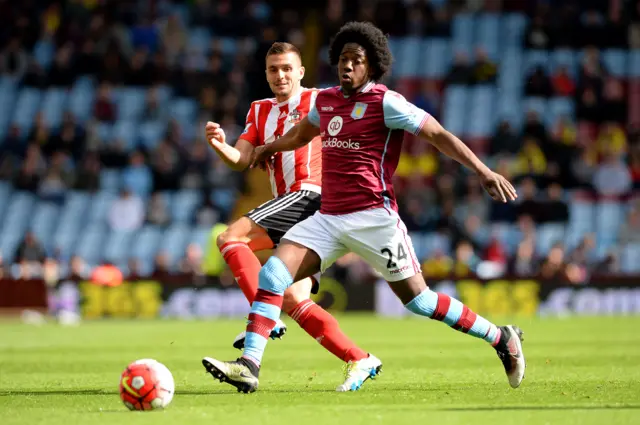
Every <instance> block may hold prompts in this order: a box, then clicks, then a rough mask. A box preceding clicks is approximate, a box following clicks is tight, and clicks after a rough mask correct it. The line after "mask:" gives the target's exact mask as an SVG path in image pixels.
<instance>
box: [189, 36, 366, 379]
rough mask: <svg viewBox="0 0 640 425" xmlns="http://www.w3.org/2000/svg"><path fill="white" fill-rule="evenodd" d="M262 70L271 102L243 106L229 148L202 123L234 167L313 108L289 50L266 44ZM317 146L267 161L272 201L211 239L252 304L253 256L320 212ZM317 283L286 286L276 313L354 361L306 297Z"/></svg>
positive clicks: (214, 127)
mask: <svg viewBox="0 0 640 425" xmlns="http://www.w3.org/2000/svg"><path fill="white" fill-rule="evenodd" d="M266 66H267V69H266V75H267V81H268V82H269V86H270V87H271V90H272V91H273V93H274V95H275V97H274V98H271V99H263V100H258V101H255V102H253V103H252V104H251V108H250V110H249V113H248V114H247V121H246V126H245V129H244V132H243V133H242V135H241V136H240V138H239V139H238V141H237V142H236V143H235V145H234V146H231V145H228V144H226V137H225V133H224V131H223V130H222V128H220V125H219V124H216V123H212V122H209V123H207V126H206V137H207V141H208V142H209V144H210V146H211V147H212V148H213V149H214V150H215V151H216V153H217V154H218V155H220V157H221V158H222V159H223V160H224V162H225V163H226V164H227V165H228V166H229V167H231V168H233V169H234V170H238V171H240V170H244V169H246V168H247V167H248V165H249V164H250V160H251V156H252V154H253V151H254V149H255V148H256V147H258V146H262V145H265V144H269V143H272V142H273V141H275V140H276V139H278V138H279V137H280V136H282V135H284V134H285V133H286V132H288V131H289V130H290V129H291V128H292V127H293V126H295V125H296V124H297V123H298V122H299V121H300V120H302V119H303V118H304V117H305V116H306V115H307V114H308V113H309V110H310V109H311V108H312V107H313V105H314V104H315V99H316V96H317V94H318V90H316V89H306V88H303V87H301V86H300V82H301V80H302V78H303V77H304V71H305V70H304V67H303V66H302V61H301V56H300V52H299V50H298V49H297V48H296V47H295V46H293V45H291V44H289V43H274V44H273V46H271V48H270V49H269V51H268V52H267V57H266ZM321 149H322V146H321V142H320V138H319V137H318V138H316V139H315V140H313V141H312V142H311V143H309V144H308V145H306V146H304V147H302V148H300V149H298V150H295V151H291V152H282V153H278V154H276V155H275V156H274V157H272V159H271V161H270V162H269V164H267V169H268V173H269V180H270V181H271V189H272V192H273V196H274V199H272V200H271V201H268V202H266V203H264V204H263V205H260V206H259V207H257V208H255V209H254V210H252V211H250V212H249V213H248V214H246V215H245V216H244V217H242V218H240V219H239V220H237V221H235V222H234V223H232V224H231V225H230V226H229V227H228V229H227V230H226V231H225V232H224V233H222V234H221V235H220V236H219V237H218V240H217V242H218V247H219V248H220V252H221V253H222V255H223V257H224V259H225V261H226V262H227V264H228V265H229V267H230V268H231V270H232V271H233V274H234V276H235V278H236V281H237V282H238V285H239V286H240V288H241V289H242V292H243V293H244V295H245V296H246V298H247V300H248V301H249V303H251V304H254V298H255V296H256V293H257V291H258V273H259V272H260V268H261V264H260V262H259V260H258V258H257V257H256V256H255V255H254V253H253V252H254V251H259V250H263V249H270V248H273V247H274V246H276V245H278V244H279V243H280V238H281V237H282V236H283V235H284V234H285V233H286V232H287V231H288V230H289V229H290V228H291V227H293V226H294V225H296V224H297V223H298V222H300V221H302V220H305V219H306V218H307V217H309V216H311V215H313V214H314V213H315V212H316V211H317V210H319V208H320V191H321V173H322V154H321ZM318 284H319V273H318V274H316V275H314V277H313V278H308V279H304V280H302V281H300V282H297V283H296V284H294V285H292V286H291V287H290V288H289V289H288V290H287V291H286V292H285V294H284V301H283V307H282V310H283V311H284V312H286V313H287V314H289V316H290V317H291V318H292V319H294V320H295V321H296V322H298V324H299V325H300V326H301V327H302V328H303V329H304V330H305V331H306V332H307V333H308V334H309V335H311V336H312V337H313V338H315V339H316V340H317V341H318V342H319V343H320V344H322V346H323V347H325V348H326V349H327V350H328V351H330V352H331V353H332V354H334V355H335V356H336V357H338V358H339V359H341V360H343V361H345V362H357V361H359V360H362V359H364V358H367V357H368V353H366V352H365V351H363V350H362V349H360V348H359V347H358V346H357V345H355V344H354V343H353V342H352V341H351V340H350V339H349V338H348V337H347V336H346V335H345V334H344V333H343V332H342V331H341V330H340V327H339V325H338V322H337V321H336V319H335V318H333V316H331V315H330V314H329V313H328V312H326V311H325V310H324V309H323V308H322V307H320V306H318V305H317V304H315V303H314V302H313V301H312V300H311V299H309V297H310V294H311V292H314V293H315V292H317V289H318ZM256 304H260V305H258V306H256ZM256 304H254V305H253V307H254V308H262V307H264V308H269V306H268V305H267V304H264V303H260V302H258V303H256ZM249 319H251V317H249ZM266 331H267V333H270V336H271V337H272V338H276V337H281V336H282V335H283V334H284V332H285V331H286V326H285V325H284V323H282V322H281V321H278V322H277V324H276V326H275V328H273V329H269V330H266ZM244 339H245V333H244V332H243V333H242V334H240V335H239V336H238V337H237V338H236V340H235V341H234V344H233V345H234V347H236V348H239V349H242V348H243V347H244ZM202 363H203V364H204V366H205V368H206V369H207V371H209V372H213V369H212V368H211V364H210V359H209V358H208V357H205V358H204V359H203V360H202ZM212 374H213V373H212ZM214 377H216V375H215V374H214Z"/></svg>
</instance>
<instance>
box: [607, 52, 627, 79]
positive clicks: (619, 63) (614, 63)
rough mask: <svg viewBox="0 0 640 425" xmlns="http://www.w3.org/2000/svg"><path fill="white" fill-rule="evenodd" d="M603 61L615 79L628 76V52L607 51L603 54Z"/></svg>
mask: <svg viewBox="0 0 640 425" xmlns="http://www.w3.org/2000/svg"><path fill="white" fill-rule="evenodd" d="M602 61H603V62H604V64H605V66H606V68H607V70H608V71H609V73H611V75H613V76H614V77H626V76H627V52H626V51H624V50H622V49H607V50H605V51H604V52H602Z"/></svg>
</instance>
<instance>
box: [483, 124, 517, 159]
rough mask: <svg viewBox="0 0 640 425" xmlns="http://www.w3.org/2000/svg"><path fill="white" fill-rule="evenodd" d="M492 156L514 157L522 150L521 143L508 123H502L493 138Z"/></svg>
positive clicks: (490, 149)
mask: <svg viewBox="0 0 640 425" xmlns="http://www.w3.org/2000/svg"><path fill="white" fill-rule="evenodd" d="M489 146H490V148H489V153H490V154H491V155H513V154H515V153H516V152H518V149H520V141H519V140H518V137H517V136H516V135H515V133H514V132H513V129H512V128H511V124H509V122H508V121H502V122H501V123H500V125H499V126H498V129H497V130H496V133H495V134H494V135H493V137H492V138H491V143H490V145H489Z"/></svg>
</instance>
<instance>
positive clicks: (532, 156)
mask: <svg viewBox="0 0 640 425" xmlns="http://www.w3.org/2000/svg"><path fill="white" fill-rule="evenodd" d="M547 165H548V164H547V158H546V157H545V155H544V152H543V150H542V148H541V147H540V145H539V144H538V143H537V140H536V139H535V138H533V137H526V138H525V139H524V143H523V145H522V149H520V152H518V155H517V157H516V160H515V163H514V166H513V171H514V174H515V175H525V174H530V175H542V174H543V173H544V172H545V171H546V170H547Z"/></svg>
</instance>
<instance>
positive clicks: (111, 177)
mask: <svg viewBox="0 0 640 425" xmlns="http://www.w3.org/2000/svg"><path fill="white" fill-rule="evenodd" d="M121 187H122V176H121V174H120V170H116V169H109V168H107V169H103V170H102V171H101V172H100V190H101V191H104V192H109V193H113V194H118V192H120V188H121Z"/></svg>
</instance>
